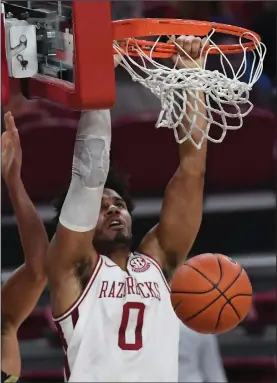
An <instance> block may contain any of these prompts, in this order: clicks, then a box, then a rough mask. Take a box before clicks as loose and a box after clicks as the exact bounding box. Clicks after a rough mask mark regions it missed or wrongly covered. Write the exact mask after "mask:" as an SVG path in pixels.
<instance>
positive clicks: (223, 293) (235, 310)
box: [215, 256, 242, 329]
mask: <svg viewBox="0 0 277 383" xmlns="http://www.w3.org/2000/svg"><path fill="white" fill-rule="evenodd" d="M216 259H217V262H218V265H219V268H220V270H221V275H223V270H222V264H221V262H220V259H219V257H218V256H216ZM241 274H242V266H240V270H239V273H238V275H237V276H236V278H235V279H234V280H233V282H232V283H231V285H230V286H229V287H228V288H227V289H226V290H225V291H223V292H222V293H221V294H222V296H223V297H224V298H225V299H226V303H225V304H224V305H223V306H224V307H225V306H226V304H227V303H229V305H230V306H231V307H232V309H233V311H234V313H235V314H236V316H237V317H238V319H239V320H241V318H240V315H239V313H238V311H237V309H236V308H235V306H234V305H233V304H232V303H231V300H230V299H229V298H228V297H226V295H225V293H226V291H228V290H229V289H230V288H231V287H232V286H233V284H234V283H235V282H236V281H237V280H238V279H239V277H240V276H241ZM218 291H220V290H219V289H218ZM231 299H232V298H231ZM220 315H221V313H220ZM220 315H219V318H220ZM218 323H219V319H218ZM217 326H218V324H217ZM215 329H216V327H215Z"/></svg>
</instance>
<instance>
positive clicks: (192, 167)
mask: <svg viewBox="0 0 277 383" xmlns="http://www.w3.org/2000/svg"><path fill="white" fill-rule="evenodd" d="M189 104H191V105H193V107H194V109H197V110H198V111H199V113H198V114H197V116H196V126H198V128H200V129H201V131H205V130H206V129H207V123H206V120H205V118H204V117H203V116H202V115H204V116H206V110H205V106H204V105H205V96H204V93H200V94H199V99H198V100H194V98H193V97H192V96H190V95H188V105H187V115H188V118H184V121H183V124H184V126H185V127H186V126H187V127H189V125H190V122H189V120H194V118H195V111H194V110H193V109H192V108H190V107H189ZM195 107H196V108H195ZM201 114H202V115H201ZM187 130H189V129H188V128H187ZM201 131H199V130H198V129H196V128H194V129H193V131H192V137H193V139H194V140H195V141H196V142H199V141H200V140H201V138H202V136H203V134H202V132H201ZM179 133H180V134H181V137H182V134H184V133H182V132H181V131H180V132H179ZM206 154H207V139H205V140H204V141H203V143H202V147H201V149H197V148H196V147H195V146H194V145H193V144H192V143H191V142H190V141H189V140H186V141H185V142H184V143H183V144H180V145H179V156H180V171H183V172H184V173H185V174H190V175H193V176H200V177H204V175H205V171H206Z"/></svg>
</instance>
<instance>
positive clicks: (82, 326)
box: [54, 253, 179, 382]
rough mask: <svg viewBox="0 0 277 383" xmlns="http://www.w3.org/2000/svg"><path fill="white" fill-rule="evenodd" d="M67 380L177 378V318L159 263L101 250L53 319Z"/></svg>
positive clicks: (104, 380) (152, 379) (96, 380)
mask: <svg viewBox="0 0 277 383" xmlns="http://www.w3.org/2000/svg"><path fill="white" fill-rule="evenodd" d="M54 320H55V322H56V324H57V327H58V329H59V331H60V335H61V337H62V341H63V347H64V351H65V354H66V357H65V380H66V381H68V382H154V381H155V382H158V381H159V382H177V381H178V346H179V321H178V319H177V317H176V315H175V313H174V310H173V308H172V305H171V301H170V289H169V286H168V284H167V282H166V280H165V278H164V275H163V273H162V271H161V269H160V267H159V265H158V264H157V263H156V262H155V261H154V260H152V258H149V257H147V256H144V255H141V254H138V253H134V254H131V255H130V257H129V260H128V265H127V271H123V270H122V269H121V268H120V267H118V266H117V265H116V264H115V263H114V262H113V261H112V260H110V259H109V258H108V257H106V256H102V255H101V256H100V257H99V260H98V262H97V265H96V267H95V270H94V272H93V274H92V276H91V278H90V280H89V283H88V284H87V287H86V288H85V290H84V291H83V293H82V295H81V296H80V297H79V299H78V300H77V302H76V303H75V304H74V305H73V306H72V307H71V308H70V309H69V310H68V311H67V312H66V313H65V314H64V315H62V316H61V317H59V318H56V319H54Z"/></svg>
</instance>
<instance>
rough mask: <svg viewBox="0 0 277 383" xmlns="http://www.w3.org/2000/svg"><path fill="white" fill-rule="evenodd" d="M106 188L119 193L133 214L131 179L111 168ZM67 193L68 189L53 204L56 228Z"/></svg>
mask: <svg viewBox="0 0 277 383" xmlns="http://www.w3.org/2000/svg"><path fill="white" fill-rule="evenodd" d="M105 188H106V189H112V190H114V191H115V192H116V193H118V194H119V195H120V197H121V198H123V200H124V201H125V203H126V206H127V210H128V211H129V213H130V214H132V211H133V210H134V203H133V201H132V198H131V195H130V191H129V178H128V177H127V176H125V175H123V174H121V173H120V172H118V171H117V170H116V168H114V167H110V170H109V173H108V176H107V180H106V183H105ZM67 192H68V187H67V189H66V190H64V191H63V192H62V193H60V194H59V195H58V197H57V198H56V199H55V200H54V202H53V205H54V209H55V212H56V214H55V217H54V218H53V223H54V224H55V226H57V224H58V222H59V217H60V214H61V210H62V207H63V204H64V201H65V198H66V195H67Z"/></svg>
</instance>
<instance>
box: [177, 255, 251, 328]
mask: <svg viewBox="0 0 277 383" xmlns="http://www.w3.org/2000/svg"><path fill="white" fill-rule="evenodd" d="M171 302H172V305H173V308H174V310H175V312H176V315H177V316H178V318H179V319H180V320H181V321H182V322H183V323H184V324H185V325H186V326H188V327H189V328H191V329H192V330H195V331H197V332H200V333H203V334H207V333H210V334H211V333H212V334H219V333H223V332H226V331H229V330H232V329H233V328H235V327H236V326H237V325H238V324H239V323H240V322H241V321H242V320H243V319H244V318H245V317H246V315H247V313H248V311H249V310H250V307H251V303H252V286H251V283H250V281H249V278H248V276H247V274H246V272H245V270H244V269H243V268H242V266H241V265H239V264H238V263H237V262H235V261H233V260H232V259H230V258H229V257H226V256H225V255H221V254H201V255H198V256H196V257H194V258H191V259H190V260H188V261H187V262H186V263H185V264H184V265H183V266H180V267H179V268H178V269H177V270H176V272H175V274H174V276H173V279H172V282H171Z"/></svg>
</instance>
